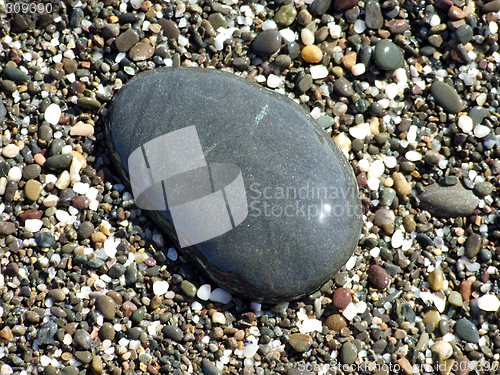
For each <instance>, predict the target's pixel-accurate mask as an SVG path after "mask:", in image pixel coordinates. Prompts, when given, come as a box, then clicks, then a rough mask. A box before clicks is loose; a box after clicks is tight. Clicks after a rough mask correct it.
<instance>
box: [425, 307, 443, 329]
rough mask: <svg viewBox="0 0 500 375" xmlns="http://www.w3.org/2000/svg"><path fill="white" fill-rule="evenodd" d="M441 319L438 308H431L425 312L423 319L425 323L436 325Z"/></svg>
mask: <svg viewBox="0 0 500 375" xmlns="http://www.w3.org/2000/svg"><path fill="white" fill-rule="evenodd" d="M440 320H441V314H439V311H436V310H429V311H427V312H426V313H425V314H424V318H423V319H422V321H423V323H424V325H428V324H434V327H437V325H438V324H439V321H440Z"/></svg>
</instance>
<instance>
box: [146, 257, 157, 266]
mask: <svg viewBox="0 0 500 375" xmlns="http://www.w3.org/2000/svg"><path fill="white" fill-rule="evenodd" d="M144 264H145V265H146V266H149V267H152V266H156V259H155V258H153V257H149V258H148V259H146V260H145V261H144Z"/></svg>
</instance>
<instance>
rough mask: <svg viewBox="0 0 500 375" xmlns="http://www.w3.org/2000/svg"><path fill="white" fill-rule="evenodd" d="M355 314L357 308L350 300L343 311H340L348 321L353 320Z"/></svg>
mask: <svg viewBox="0 0 500 375" xmlns="http://www.w3.org/2000/svg"><path fill="white" fill-rule="evenodd" d="M357 314H358V310H357V309H356V306H355V305H354V303H352V302H351V303H350V304H349V305H347V307H346V308H345V309H344V311H342V315H344V317H345V318H346V319H347V320H349V321H351V320H353V319H354V317H355V316H356V315H357Z"/></svg>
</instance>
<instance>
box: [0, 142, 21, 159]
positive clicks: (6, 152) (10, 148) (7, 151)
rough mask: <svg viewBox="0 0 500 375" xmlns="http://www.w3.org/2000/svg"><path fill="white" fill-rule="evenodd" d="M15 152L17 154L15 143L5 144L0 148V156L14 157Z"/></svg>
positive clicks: (17, 148) (17, 149)
mask: <svg viewBox="0 0 500 375" xmlns="http://www.w3.org/2000/svg"><path fill="white" fill-rule="evenodd" d="M17 154H19V147H17V146H16V145H15V144H12V143H11V144H10V145H7V146H5V147H4V148H3V150H2V156H4V157H6V158H13V157H16V156H17Z"/></svg>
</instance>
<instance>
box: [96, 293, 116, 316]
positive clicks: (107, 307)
mask: <svg viewBox="0 0 500 375" xmlns="http://www.w3.org/2000/svg"><path fill="white" fill-rule="evenodd" d="M96 306H97V309H98V310H99V311H100V313H101V314H102V315H103V316H104V319H107V320H112V319H113V318H114V317H115V314H116V303H115V301H114V300H113V298H111V297H110V296H100V297H99V298H97V301H96Z"/></svg>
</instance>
